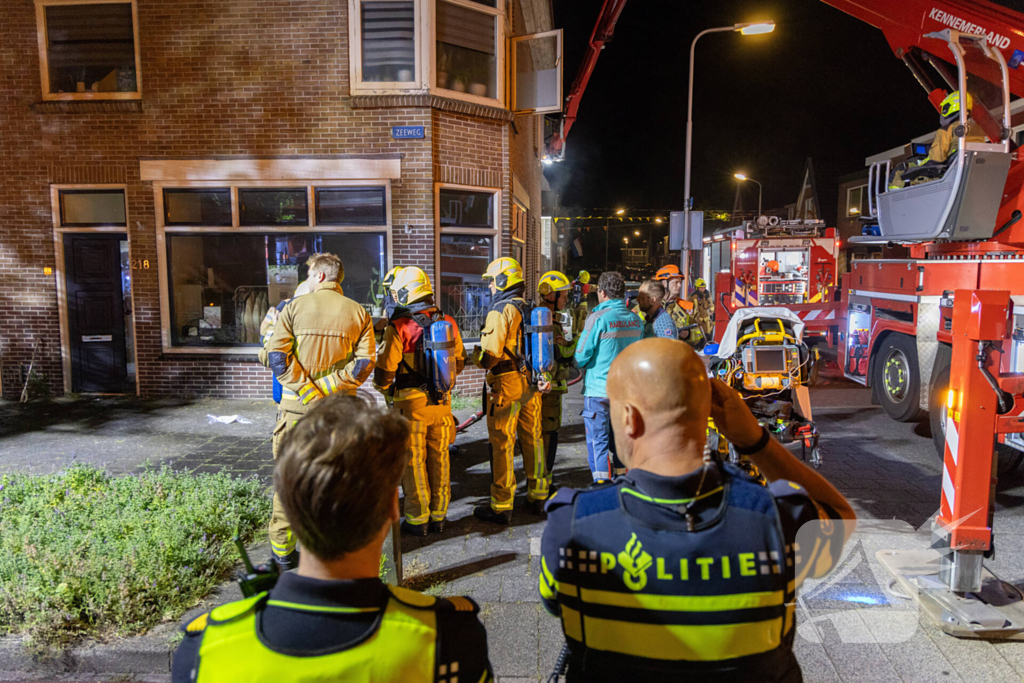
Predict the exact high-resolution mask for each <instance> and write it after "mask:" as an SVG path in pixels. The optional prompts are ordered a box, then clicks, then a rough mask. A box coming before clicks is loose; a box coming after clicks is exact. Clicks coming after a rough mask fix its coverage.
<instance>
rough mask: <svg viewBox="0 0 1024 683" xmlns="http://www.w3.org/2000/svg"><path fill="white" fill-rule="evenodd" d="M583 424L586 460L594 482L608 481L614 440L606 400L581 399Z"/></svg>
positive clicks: (613, 456) (588, 397) (614, 454)
mask: <svg viewBox="0 0 1024 683" xmlns="http://www.w3.org/2000/svg"><path fill="white" fill-rule="evenodd" d="M581 415H582V416H583V424H584V426H585V427H586V429H587V459H588V461H589V462H590V473H591V474H592V475H593V476H594V481H597V480H598V479H609V478H610V477H611V473H610V469H609V464H608V460H609V454H611V457H612V458H614V459H615V460H618V458H617V457H616V450H615V438H614V437H613V436H612V419H611V412H610V410H609V407H608V399H606V398H595V397H593V396H585V397H583V412H582V413H581Z"/></svg>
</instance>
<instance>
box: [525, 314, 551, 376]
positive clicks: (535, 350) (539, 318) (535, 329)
mask: <svg viewBox="0 0 1024 683" xmlns="http://www.w3.org/2000/svg"><path fill="white" fill-rule="evenodd" d="M529 344H530V359H531V362H532V364H533V367H532V370H533V376H534V377H537V378H540V377H543V378H545V379H548V380H550V378H551V375H552V374H553V373H554V371H555V328H554V323H553V320H552V316H551V310H550V309H549V308H547V307H546V306H537V307H536V308H534V309H533V311H532V312H531V313H530V334H529Z"/></svg>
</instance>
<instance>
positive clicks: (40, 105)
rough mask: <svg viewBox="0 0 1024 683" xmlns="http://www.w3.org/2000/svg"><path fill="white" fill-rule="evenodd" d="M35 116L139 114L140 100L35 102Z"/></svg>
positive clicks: (140, 109)
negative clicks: (99, 113) (98, 113)
mask: <svg viewBox="0 0 1024 683" xmlns="http://www.w3.org/2000/svg"><path fill="white" fill-rule="evenodd" d="M32 111H34V112H35V113H37V114H76V113H79V112H81V113H89V114H95V113H97V112H101V113H128V114H141V113H142V100H45V101H43V102H35V103H34V104H33V105H32Z"/></svg>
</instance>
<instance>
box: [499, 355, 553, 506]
mask: <svg viewBox="0 0 1024 683" xmlns="http://www.w3.org/2000/svg"><path fill="white" fill-rule="evenodd" d="M487 381H488V384H489V385H490V387H491V391H490V393H489V394H488V396H487V434H488V437H489V440H490V445H491V476H492V482H491V508H492V509H493V510H494V511H495V512H504V511H505V510H511V509H512V499H513V497H514V496H515V491H516V475H515V466H514V464H513V461H514V458H515V446H516V437H517V436H518V437H519V448H520V450H521V451H522V453H523V469H524V470H526V484H527V490H526V497H527V499H528V500H545V499H547V497H548V486H550V484H551V477H550V475H549V473H548V471H547V465H546V463H545V462H544V439H543V435H542V431H541V424H542V420H541V394H540V393H539V392H537V391H536V390H534V389H533V388H532V387H531V386H530V384H529V382H528V381H527V379H526V377H524V376H523V375H522V374H520V373H518V372H507V373H504V374H501V375H497V376H494V375H488V380H487Z"/></svg>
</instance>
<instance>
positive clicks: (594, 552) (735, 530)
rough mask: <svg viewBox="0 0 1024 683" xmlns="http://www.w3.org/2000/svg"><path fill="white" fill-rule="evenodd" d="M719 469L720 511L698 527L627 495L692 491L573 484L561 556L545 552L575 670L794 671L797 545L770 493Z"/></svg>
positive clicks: (609, 675)
mask: <svg viewBox="0 0 1024 683" xmlns="http://www.w3.org/2000/svg"><path fill="white" fill-rule="evenodd" d="M723 470H724V477H723V479H722V486H721V487H720V488H718V489H715V490H713V491H709V492H708V493H707V494H705V496H707V495H713V494H715V493H716V492H719V491H720V492H721V495H722V503H721V504H720V507H719V508H718V511H717V513H712V516H710V517H709V518H708V520H707V521H705V522H703V523H701V524H699V525H698V526H696V527H695V528H694V529H692V530H689V529H687V528H686V526H685V525H684V526H682V528H672V527H666V528H655V527H652V526H649V525H647V524H644V523H638V522H637V521H636V520H635V519H634V518H633V517H632V516H630V515H629V514H628V513H627V512H626V510H625V508H624V505H623V500H624V499H625V498H627V497H629V498H630V499H633V498H635V499H637V500H639V501H644V503H646V504H652V505H662V506H668V507H670V508H671V509H673V510H675V509H677V508H678V507H679V506H680V505H682V504H685V503H688V502H689V500H661V499H656V498H651V497H650V496H649V495H647V494H646V493H645V492H644V491H643V490H640V489H639V488H638V487H636V485H635V484H634V483H633V482H632V481H630V480H629V478H628V476H627V477H626V478H620V479H616V481H615V483H613V484H609V485H606V486H603V487H595V488H591V489H589V490H585V491H579V492H575V497H574V498H573V499H572V502H571V505H572V506H573V507H572V513H571V519H572V523H571V531H570V536H569V540H568V543H567V545H566V546H565V547H560V548H559V549H558V550H557V553H558V554H557V557H558V559H557V566H549V565H548V561H549V559H550V558H549V555H548V554H547V553H545V556H544V562H543V564H542V570H541V572H542V576H541V594H542V596H543V597H545V599H556V600H557V603H558V605H559V609H560V612H561V618H562V625H563V629H564V631H565V636H566V642H567V643H568V644H569V648H570V651H571V657H570V673H571V674H575V676H576V677H578V679H579V680H589V679H590V678H600V680H637V681H640V680H655V679H656V680H689V676H691V675H696V674H698V673H700V672H701V671H708V672H710V671H714V672H718V673H723V672H730V673H733V674H736V676H734V677H729V678H728V680H730V681H732V680H765V681H769V680H772V681H774V680H778V679H779V678H782V677H783V676H782V675H780V674H785V673H786V672H791V671H794V670H795V671H797V672H798V668H797V665H796V661H795V659H794V658H793V655H792V643H793V635H794V633H795V630H794V614H795V607H796V604H795V591H796V565H798V564H799V563H800V558H799V557H794V556H795V555H798V551H797V549H796V548H794V547H793V546H792V545H786V542H785V536H784V532H783V529H782V524H781V520H780V517H779V513H778V510H777V508H776V502H775V499H774V497H773V495H772V493H771V492H770V491H769V490H768V489H767V488H765V487H763V486H761V485H760V484H758V483H755V482H754V481H753V480H752V479H750V478H749V477H747V476H746V475H744V474H743V473H742V472H740V471H739V470H737V469H736V468H734V467H732V466H731V465H725V466H724V467H723ZM702 497H704V496H702ZM552 504H557V503H549V511H550V508H551V505H552ZM805 552H807V551H805ZM595 674H600V675H595ZM709 680H710V679H709Z"/></svg>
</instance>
